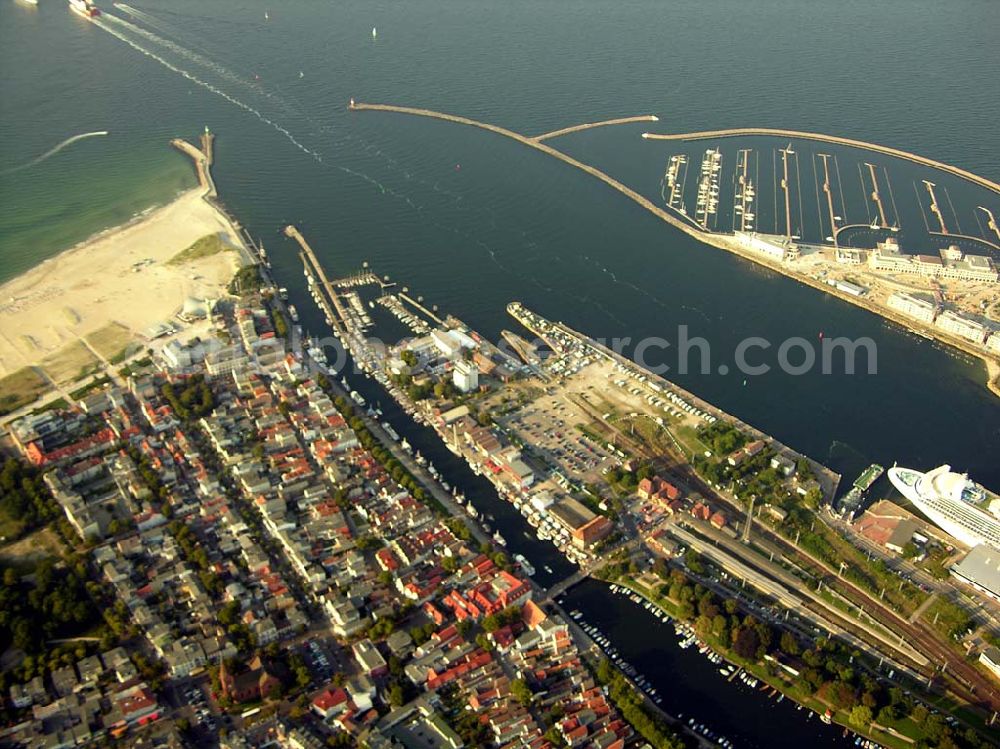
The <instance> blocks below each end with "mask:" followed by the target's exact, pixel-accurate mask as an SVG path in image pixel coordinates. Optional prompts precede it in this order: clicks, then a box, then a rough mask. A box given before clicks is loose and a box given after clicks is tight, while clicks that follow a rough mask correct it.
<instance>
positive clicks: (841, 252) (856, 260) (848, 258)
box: [837, 247, 868, 265]
mask: <svg viewBox="0 0 1000 749" xmlns="http://www.w3.org/2000/svg"><path fill="white" fill-rule="evenodd" d="M867 254H868V253H867V252H865V251H864V250H858V249H855V248H853V247H838V248H837V262H838V263H841V264H842V265H861V264H862V263H863V262H864V261H865V256H866V255H867Z"/></svg>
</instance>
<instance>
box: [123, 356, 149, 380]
mask: <svg viewBox="0 0 1000 749" xmlns="http://www.w3.org/2000/svg"><path fill="white" fill-rule="evenodd" d="M152 363H153V360H152V359H151V358H150V357H148V356H147V357H145V358H143V359H139V360H138V361H134V362H132V363H131V364H126V365H125V366H124V367H122V368H121V369H119V370H118V376H119V377H130V376H132V375H133V374H136V373H138V372H141V371H142V370H143V369H144V368H146V367H148V366H149V365H150V364H152Z"/></svg>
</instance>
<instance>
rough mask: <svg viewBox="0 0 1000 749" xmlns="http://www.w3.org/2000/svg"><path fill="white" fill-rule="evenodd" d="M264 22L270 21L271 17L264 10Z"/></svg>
mask: <svg viewBox="0 0 1000 749" xmlns="http://www.w3.org/2000/svg"><path fill="white" fill-rule="evenodd" d="M264 20H265V21H270V20H271V16H270V14H268V12H267V11H266V10H265V11H264Z"/></svg>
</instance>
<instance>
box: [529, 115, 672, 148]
mask: <svg viewBox="0 0 1000 749" xmlns="http://www.w3.org/2000/svg"><path fill="white" fill-rule="evenodd" d="M659 121H660V118H659V117H657V116H656V115H655V114H642V115H639V116H638V117H619V118H618V119H615V120H602V121H601V122H584V123H583V124H580V125H571V126H570V127H564V128H561V129H559V130H553V131H552V132H550V133H542V134H541V135H536V136H535V137H534V138H532V140H533V141H536V142H537V141H542V140H548V139H549V138H558V137H559V136H560V135H569V134H570V133H576V132H579V131H580V130H590V129H591V128H595V127H607V126H608V125H628V124H631V123H633V122H659Z"/></svg>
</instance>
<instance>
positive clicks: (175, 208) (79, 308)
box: [0, 187, 240, 380]
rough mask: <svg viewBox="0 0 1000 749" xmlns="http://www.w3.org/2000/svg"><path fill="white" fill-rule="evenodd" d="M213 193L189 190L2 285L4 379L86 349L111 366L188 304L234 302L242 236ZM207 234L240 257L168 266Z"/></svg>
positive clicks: (223, 255) (0, 360) (0, 367)
mask: <svg viewBox="0 0 1000 749" xmlns="http://www.w3.org/2000/svg"><path fill="white" fill-rule="evenodd" d="M203 194H204V188H202V187H198V188H195V189H192V190H189V191H187V192H185V193H183V194H181V195H180V196H179V197H178V198H177V199H175V200H174V201H173V202H171V203H169V204H168V205H165V206H163V207H161V208H158V209H156V210H154V211H152V212H150V213H149V214H148V215H146V216H143V217H141V218H140V219H138V220H135V221H133V222H130V223H129V224H126V225H124V226H122V227H118V228H116V229H111V230H108V231H106V232H103V233H102V234H99V235H97V236H95V237H92V238H91V239H89V240H87V241H85V242H83V243H81V244H80V245H77V246H76V247H74V248H72V249H70V250H67V251H65V252H63V253H61V254H60V255H57V256H56V257H54V258H51V259H49V260H47V261H45V262H44V263H42V264H41V265H39V266H37V267H35V268H33V269H31V270H30V271H28V272H27V273H25V274H23V275H21V276H19V277H17V278H15V279H13V280H11V281H9V282H7V283H5V284H4V285H3V286H2V287H0V377H2V376H3V375H7V374H10V373H11V372H14V371H16V370H18V369H21V368H23V367H25V366H39V365H43V362H45V361H46V360H48V361H49V363H50V364H51V362H52V360H53V356H54V355H57V352H58V355H57V356H56V357H55V358H56V359H58V358H59V357H60V356H63V354H64V353H65V352H67V351H69V352H71V351H72V349H74V348H76V349H79V348H80V347H82V346H84V345H86V346H87V348H88V349H90V350H91V351H93V350H94V349H95V348H96V349H97V352H98V353H99V354H100V355H101V356H104V357H107V358H111V357H113V356H114V355H115V353H116V350H120V349H121V348H123V347H124V345H125V344H126V343H127V342H128V339H129V338H131V339H132V340H134V341H138V342H140V343H141V342H144V340H145V339H144V337H143V334H144V332H145V331H146V330H148V329H149V328H150V327H151V326H153V325H155V324H157V323H160V322H164V321H170V320H171V319H172V318H173V317H174V315H175V314H176V313H177V312H178V311H179V310H180V309H181V306H182V305H183V303H184V300H185V299H187V298H188V297H196V298H199V299H205V298H208V299H216V298H218V297H219V296H220V295H222V294H224V293H225V291H224V290H225V286H226V285H227V284H228V282H229V280H230V279H231V278H232V276H233V274H234V272H235V271H236V269H237V268H238V267H239V264H240V260H239V258H240V256H239V253H238V252H237V251H236V250H235V247H236V246H237V245H238V243H239V238H238V237H237V236H235V235H234V234H233V230H232V228H231V227H230V225H229V223H228V222H227V221H226V219H225V217H224V216H223V215H222V214H221V213H220V212H219V211H218V210H217V209H215V208H214V207H213V206H212V205H210V204H209V203H208V202H206V201H205V200H204V199H203V198H202V196H203ZM207 235H219V236H222V237H224V238H225V241H226V243H227V244H229V245H231V246H232V247H233V248H234V249H233V250H228V251H224V252H218V253H216V254H212V255H209V256H205V257H200V258H196V259H193V260H190V261H187V262H183V263H174V264H170V263H168V261H170V260H171V258H173V257H174V256H175V255H177V254H178V253H180V252H181V251H183V250H185V249H186V248H188V247H190V246H191V245H192V244H193V243H195V242H196V241H197V240H199V239H200V238H202V237H205V236H207ZM102 345H103V346H104V348H105V350H104V351H101V350H100V348H101V346H102ZM84 355H85V356H86V352H84ZM46 369H47V371H48V368H46ZM70 374H72V373H70ZM54 379H57V380H58V379H60V377H58V376H54ZM67 379H68V380H72V379H73V378H72V377H68V378H67Z"/></svg>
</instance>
